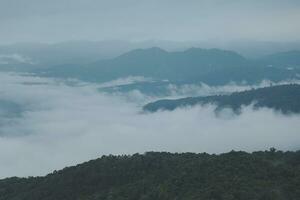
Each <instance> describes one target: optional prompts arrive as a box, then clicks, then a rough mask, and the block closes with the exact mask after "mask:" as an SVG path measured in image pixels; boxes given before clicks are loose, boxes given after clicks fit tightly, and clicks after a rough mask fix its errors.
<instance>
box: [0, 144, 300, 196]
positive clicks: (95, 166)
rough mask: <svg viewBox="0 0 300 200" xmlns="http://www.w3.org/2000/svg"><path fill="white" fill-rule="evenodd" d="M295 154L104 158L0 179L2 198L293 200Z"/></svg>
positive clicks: (298, 182) (299, 158)
mask: <svg viewBox="0 0 300 200" xmlns="http://www.w3.org/2000/svg"><path fill="white" fill-rule="evenodd" d="M299 198H300V152H299V151H298V152H285V153H284V152H281V151H275V150H274V149H271V150H270V151H266V152H255V153H252V154H249V153H245V152H233V151H232V152H230V153H226V154H221V155H209V154H206V153H203V154H194V153H183V154H171V153H154V152H149V153H146V154H143V155H140V154H135V155H132V156H103V157H102V158H99V159H97V160H93V161H89V162H86V163H83V164H81V165H77V166H75V167H69V168H65V169H63V170H61V171H58V172H54V173H52V174H49V175H47V176H45V177H38V178H8V179H4V180H0V199H1V200H83V199H84V200H106V199H107V200H109V199H118V200H125V199H126V200H140V199H143V200H147V199H149V200H153V199H156V200H169V199H170V200H171V199H178V200H186V199H189V200H193V199H203V200H209V199H210V200H211V199H215V200H233V199H243V200H277V199H278V200H279V199H280V200H298V199H299Z"/></svg>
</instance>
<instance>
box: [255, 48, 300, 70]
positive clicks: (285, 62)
mask: <svg viewBox="0 0 300 200" xmlns="http://www.w3.org/2000/svg"><path fill="white" fill-rule="evenodd" d="M260 61H261V62H263V63H264V64H265V65H269V66H273V67H281V68H298V69H300V51H287V52H281V53H276V54H272V55H269V56H265V57H263V58H261V59H260Z"/></svg>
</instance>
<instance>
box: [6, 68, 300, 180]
mask: <svg viewBox="0 0 300 200" xmlns="http://www.w3.org/2000/svg"><path fill="white" fill-rule="evenodd" d="M24 82H27V83H28V82H32V83H36V84H31V85H30V84H24ZM37 83H43V84H37ZM97 88H98V86H97V85H86V84H83V85H80V84H79V85H77V86H73V87H72V86H68V85H66V84H64V83H62V82H57V81H55V80H52V79H45V78H38V77H31V76H18V75H15V74H4V73H1V74H0V98H1V99H5V100H10V101H13V102H16V103H18V104H21V105H22V106H24V107H25V112H23V113H22V117H17V118H14V121H13V123H10V124H5V125H3V126H1V127H0V135H1V136H0V160H1V162H0V177H8V176H29V175H44V174H46V173H49V172H51V171H52V170H56V169H60V168H63V167H65V166H68V165H74V164H77V163H80V162H83V161H87V160H89V159H92V158H96V157H99V156H101V155H103V154H129V153H136V152H145V151H171V152H183V151H192V152H203V151H206V152H209V153H219V152H226V151H230V150H232V149H235V150H246V151H253V150H265V149H268V148H269V147H273V146H274V147H276V148H278V149H282V150H295V149H297V148H299V144H300V135H299V131H298V130H299V129H300V123H299V122H300V117H299V116H298V115H292V116H283V115H281V114H279V113H274V112H273V111H272V110H270V109H261V110H258V111H254V110H253V109H252V108H251V107H246V108H244V109H243V112H242V114H241V115H239V116H233V115H231V114H230V112H227V113H222V116H219V117H216V116H215V114H214V112H213V110H214V106H206V107H199V106H198V107H193V108H187V109H177V110H175V111H173V112H157V113H153V114H141V113H140V111H141V108H140V107H139V104H136V102H130V101H128V98H127V97H124V96H119V95H116V94H115V95H111V94H107V93H99V92H98V90H97ZM142 100H143V101H144V99H142Z"/></svg>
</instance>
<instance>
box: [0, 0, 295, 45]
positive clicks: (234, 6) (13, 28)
mask: <svg viewBox="0 0 300 200" xmlns="http://www.w3.org/2000/svg"><path fill="white" fill-rule="evenodd" d="M299 19H300V2H299V1H297V0H285V1H281V0H252V1H250V0H249V1H247V0H245V1H238V0H189V1H179V0H152V1H146V0H126V1H122V0H110V1H105V0H72V1H70V0H44V1H40V0H26V1H22V0H1V1H0V27H1V31H0V44H7V43H16V42H50V43H53V42H61V41H65V40H97V41H98V40H126V41H143V40H172V41H211V42H212V41H213V42H215V43H222V42H229V41H232V40H241V39H243V40H245V39H246V40H258V41H275V42H287V41H296V40H299V39H300V26H299V25H298V24H299V23H298V22H299Z"/></svg>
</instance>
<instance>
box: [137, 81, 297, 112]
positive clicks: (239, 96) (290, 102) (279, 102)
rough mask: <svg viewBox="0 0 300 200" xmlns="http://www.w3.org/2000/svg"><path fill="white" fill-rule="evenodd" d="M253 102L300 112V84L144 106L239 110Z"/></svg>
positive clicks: (164, 108) (166, 108)
mask: <svg viewBox="0 0 300 200" xmlns="http://www.w3.org/2000/svg"><path fill="white" fill-rule="evenodd" d="M251 103H253V105H254V108H261V107H267V108H272V109H275V110H279V111H281V112H283V113H300V85H297V84H290V85H280V86H272V87H265V88H259V89H253V90H248V91H243V92H234V93H232V94H230V95H216V96H207V97H188V98H182V99H175V100H168V99H166V100H158V101H156V102H152V103H149V104H147V105H145V106H144V107H143V109H144V110H145V111H150V112H155V111H158V110H174V109H176V108H179V107H186V106H194V105H197V104H201V105H204V104H215V105H217V108H216V109H217V110H220V109H222V108H227V107H229V108H232V109H233V110H235V111H239V109H240V108H241V106H247V105H250V104H251Z"/></svg>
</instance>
